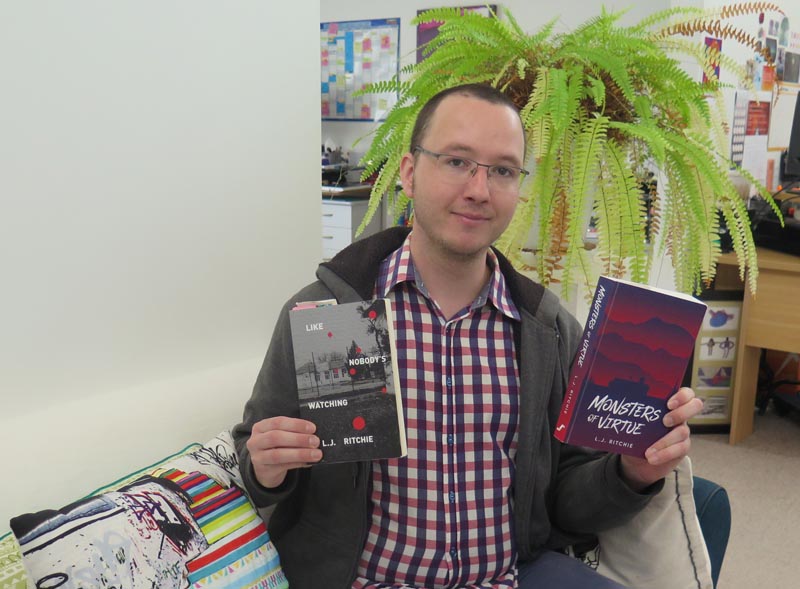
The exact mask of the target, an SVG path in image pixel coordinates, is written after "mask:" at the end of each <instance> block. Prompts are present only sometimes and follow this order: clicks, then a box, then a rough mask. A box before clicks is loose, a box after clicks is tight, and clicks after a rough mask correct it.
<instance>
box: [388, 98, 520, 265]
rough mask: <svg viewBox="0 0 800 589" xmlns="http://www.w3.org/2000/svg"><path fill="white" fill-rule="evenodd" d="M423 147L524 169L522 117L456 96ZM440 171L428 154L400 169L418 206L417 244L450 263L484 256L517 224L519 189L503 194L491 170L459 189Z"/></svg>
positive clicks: (442, 108)
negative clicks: (513, 223)
mask: <svg viewBox="0 0 800 589" xmlns="http://www.w3.org/2000/svg"><path fill="white" fill-rule="evenodd" d="M413 147H415V146H412V148H413ZM421 147H423V148H424V149H426V150H428V151H431V152H436V153H443V154H448V155H453V156H460V157H464V158H469V159H471V160H474V161H476V162H480V163H482V164H490V165H494V164H501V165H507V166H514V167H518V168H521V167H522V160H523V156H524V151H525V139H524V136H523V132H522V125H521V123H520V120H519V116H518V115H517V113H516V112H514V111H513V110H512V109H511V108H509V107H508V106H505V105H501V104H493V103H490V102H486V101H484V100H480V99H478V98H473V97H469V96H459V95H451V96H448V97H447V98H445V99H444V100H443V101H442V102H441V103H440V104H439V107H438V108H437V109H436V111H435V112H434V114H433V116H432V117H431V120H430V123H429V124H428V129H427V131H426V132H425V134H424V136H423V139H422V144H421ZM440 166H441V162H440V161H438V160H437V158H435V157H432V156H430V155H428V154H425V153H422V152H417V153H416V155H414V154H411V153H408V154H406V155H405V156H404V157H403V160H402V162H401V164H400V178H401V182H402V184H403V190H404V191H405V193H406V194H407V195H408V196H409V198H411V199H413V200H414V241H415V242H416V245H417V246H420V247H426V248H434V249H435V250H436V252H437V253H439V254H443V255H444V256H445V257H451V258H462V257H467V258H468V257H473V256H476V255H483V254H484V253H485V250H486V248H487V247H488V246H489V245H491V244H492V243H493V242H494V241H495V240H496V239H497V238H498V237H499V236H500V234H501V233H502V232H503V231H504V230H505V228H506V227H507V226H508V224H509V222H510V221H511V217H512V215H513V214H514V209H515V208H516V205H517V198H518V190H516V185H515V186H514V187H513V188H512V189H510V190H509V189H508V187H506V188H505V189H502V188H500V186H499V184H500V183H499V182H495V181H494V179H491V180H490V179H489V178H488V176H487V168H485V167H479V168H478V170H477V171H476V172H475V175H474V176H472V177H468V178H467V179H466V180H465V181H464V182H463V183H458V182H456V183H454V182H453V181H452V178H448V177H447V174H443V173H442V172H443V170H442V169H441V168H440Z"/></svg>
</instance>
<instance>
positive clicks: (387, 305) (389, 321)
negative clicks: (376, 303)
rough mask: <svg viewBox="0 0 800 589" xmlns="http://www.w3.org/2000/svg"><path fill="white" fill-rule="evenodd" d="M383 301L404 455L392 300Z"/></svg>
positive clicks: (401, 407)
mask: <svg viewBox="0 0 800 589" xmlns="http://www.w3.org/2000/svg"><path fill="white" fill-rule="evenodd" d="M383 303H384V309H385V311H386V326H387V328H388V330H389V347H390V351H391V362H392V383H393V384H394V398H395V406H396V410H397V425H398V428H399V431H400V448H401V450H402V455H403V456H406V455H407V454H408V446H407V440H406V423H405V421H406V420H405V416H404V414H403V393H402V391H401V389H400V367H399V365H398V361H397V336H396V334H395V331H394V309H393V308H392V301H391V300H390V299H383Z"/></svg>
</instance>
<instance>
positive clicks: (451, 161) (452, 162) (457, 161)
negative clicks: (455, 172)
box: [445, 157, 469, 168]
mask: <svg viewBox="0 0 800 589" xmlns="http://www.w3.org/2000/svg"><path fill="white" fill-rule="evenodd" d="M445 163H446V164H447V165H448V166H450V167H451V168H469V162H468V161H467V160H465V159H461V158H457V157H449V158H447V159H446V160H445Z"/></svg>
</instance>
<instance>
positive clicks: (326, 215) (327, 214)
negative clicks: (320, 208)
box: [322, 213, 333, 217]
mask: <svg viewBox="0 0 800 589" xmlns="http://www.w3.org/2000/svg"><path fill="white" fill-rule="evenodd" d="M322 216H323V217H333V213H322Z"/></svg>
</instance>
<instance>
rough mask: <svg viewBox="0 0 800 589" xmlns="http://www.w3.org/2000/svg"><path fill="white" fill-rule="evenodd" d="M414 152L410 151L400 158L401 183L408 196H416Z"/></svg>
mask: <svg viewBox="0 0 800 589" xmlns="http://www.w3.org/2000/svg"><path fill="white" fill-rule="evenodd" d="M414 164H415V161H414V154H412V153H411V152H410V151H409V152H408V153H406V154H405V155H404V156H403V159H402V160H400V184H402V186H403V192H405V194H406V196H407V197H408V198H412V199H413V198H414Z"/></svg>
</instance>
